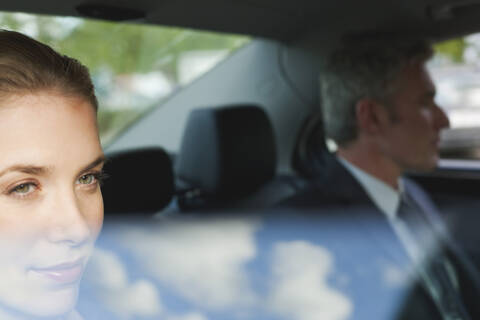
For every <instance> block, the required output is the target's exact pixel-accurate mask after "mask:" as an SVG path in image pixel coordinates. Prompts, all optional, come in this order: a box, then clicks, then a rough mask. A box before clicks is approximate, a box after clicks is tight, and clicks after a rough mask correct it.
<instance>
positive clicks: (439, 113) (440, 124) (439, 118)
mask: <svg viewBox="0 0 480 320" xmlns="http://www.w3.org/2000/svg"><path fill="white" fill-rule="evenodd" d="M435 126H436V128H437V129H447V128H449V127H450V120H449V119H448V116H447V114H446V113H445V111H444V110H443V109H442V108H441V107H440V106H438V105H435Z"/></svg>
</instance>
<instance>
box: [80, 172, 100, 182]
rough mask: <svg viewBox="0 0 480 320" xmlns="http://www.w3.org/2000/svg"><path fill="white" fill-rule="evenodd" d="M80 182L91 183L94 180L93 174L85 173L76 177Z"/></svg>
mask: <svg viewBox="0 0 480 320" xmlns="http://www.w3.org/2000/svg"><path fill="white" fill-rule="evenodd" d="M78 182H79V183H80V184H92V183H95V182H96V179H95V176H94V175H93V174H85V175H83V176H81V177H80V178H79V179H78Z"/></svg>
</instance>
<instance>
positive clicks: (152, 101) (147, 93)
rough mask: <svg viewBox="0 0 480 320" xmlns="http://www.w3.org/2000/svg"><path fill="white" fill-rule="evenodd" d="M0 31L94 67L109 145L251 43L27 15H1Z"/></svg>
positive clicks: (103, 131) (165, 29) (197, 33)
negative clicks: (28, 38) (25, 37)
mask: <svg viewBox="0 0 480 320" xmlns="http://www.w3.org/2000/svg"><path fill="white" fill-rule="evenodd" d="M0 27H1V28H5V29H9V30H15V31H20V32H23V33H25V34H27V35H30V36H32V37H34V38H36V39H37V40H39V41H41V42H44V43H47V44H49V45H50V46H52V47H53V48H54V49H56V50H58V51H59V52H61V53H63V54H66V55H68V56H70V57H73V58H76V59H78V60H79V61H81V62H82V63H83V64H85V65H86V66H87V67H88V68H89V70H90V73H91V76H92V78H93V81H94V85H95V90H96V94H97V98H98V100H99V105H100V108H99V113H98V120H99V127H100V137H101V140H102V144H103V145H108V143H109V142H110V141H112V139H113V138H115V137H116V136H117V135H118V134H119V133H120V132H121V131H123V130H124V129H125V128H126V127H127V126H128V125H129V124H131V123H133V122H134V121H135V120H136V119H138V118H139V117H140V116H141V115H143V114H144V113H146V112H147V111H149V110H150V109H152V108H154V107H157V106H160V105H161V102H162V101H163V100H164V99H165V98H167V97H168V96H169V95H171V94H172V93H173V92H175V91H176V90H178V89H179V88H181V87H182V86H185V85H187V84H188V83H190V82H191V81H193V80H194V79H196V78H197V77H199V76H201V75H202V74H204V73H205V72H207V71H208V70H210V69H211V68H213V67H214V66H215V65H216V64H217V63H219V62H220V61H222V60H223V59H225V58H226V57H227V56H228V55H229V54H231V53H232V52H233V51H235V50H236V49H238V48H240V47H242V46H243V45H244V44H246V43H247V42H248V41H249V38H248V37H245V36H238V35H230V34H219V33H212V32H201V31H193V30H188V29H182V28H172V27H159V26H147V25H138V24H124V23H118V22H105V21H96V20H88V19H81V18H72V17H54V16H44V15H33V14H24V13H0Z"/></svg>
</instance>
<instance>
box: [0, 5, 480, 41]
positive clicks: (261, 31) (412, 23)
mask: <svg viewBox="0 0 480 320" xmlns="http://www.w3.org/2000/svg"><path fill="white" fill-rule="evenodd" d="M81 5H101V6H107V7H114V8H121V9H135V10H138V11H139V12H140V13H144V14H145V17H144V18H140V19H135V20H133V22H139V23H153V24H161V25H169V26H180V27H188V28H195V29H204V30H213V31H222V32H229V33H240V34H248V35H253V36H259V37H266V38H273V39H279V40H284V41H289V40H292V39H299V38H301V37H302V36H303V35H304V34H309V33H311V32H320V33H322V32H323V33H329V34H330V35H331V34H335V35H348V34H359V33H360V34H361V33H379V32H381V33H385V32H389V33H397V34H407V35H410V34H415V35H417V36H425V37H430V38H433V39H443V38H450V37H453V36H458V35H463V34H467V33H471V32H475V31H477V30H480V0H473V1H472V0H466V1H458V0H457V1H454V0H449V1H444V0H402V1H385V0H343V1H342V0H296V1H292V0H202V1H198V0H136V1H132V0H102V1H87V2H85V1H84V0H42V1H31V0H16V1H5V2H3V3H2V4H1V8H0V9H2V10H5V11H20V12H31V13H44V14H55V15H66V16H79V13H78V9H77V7H78V6H81ZM101 9H102V8H100V10H97V11H95V10H94V11H93V13H92V14H93V15H95V16H97V17H103V18H110V19H112V18H114V19H115V18H116V17H108V16H109V15H110V14H111V12H113V11H112V10H108V9H107V10H104V11H102V10H101Z"/></svg>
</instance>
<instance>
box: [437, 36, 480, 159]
mask: <svg viewBox="0 0 480 320" xmlns="http://www.w3.org/2000/svg"><path fill="white" fill-rule="evenodd" d="M429 68H430V71H431V75H432V78H433V80H434V82H435V84H436V86H437V103H438V104H439V105H440V106H441V107H442V108H443V109H444V110H445V111H446V112H447V114H448V116H449V119H450V126H451V128H450V129H449V130H445V131H444V132H443V136H442V141H441V156H442V158H453V159H480V34H472V35H469V36H466V37H462V38H457V39H452V40H449V41H445V42H441V43H438V44H436V45H435V55H434V58H433V59H432V61H431V63H430V65H429Z"/></svg>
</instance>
